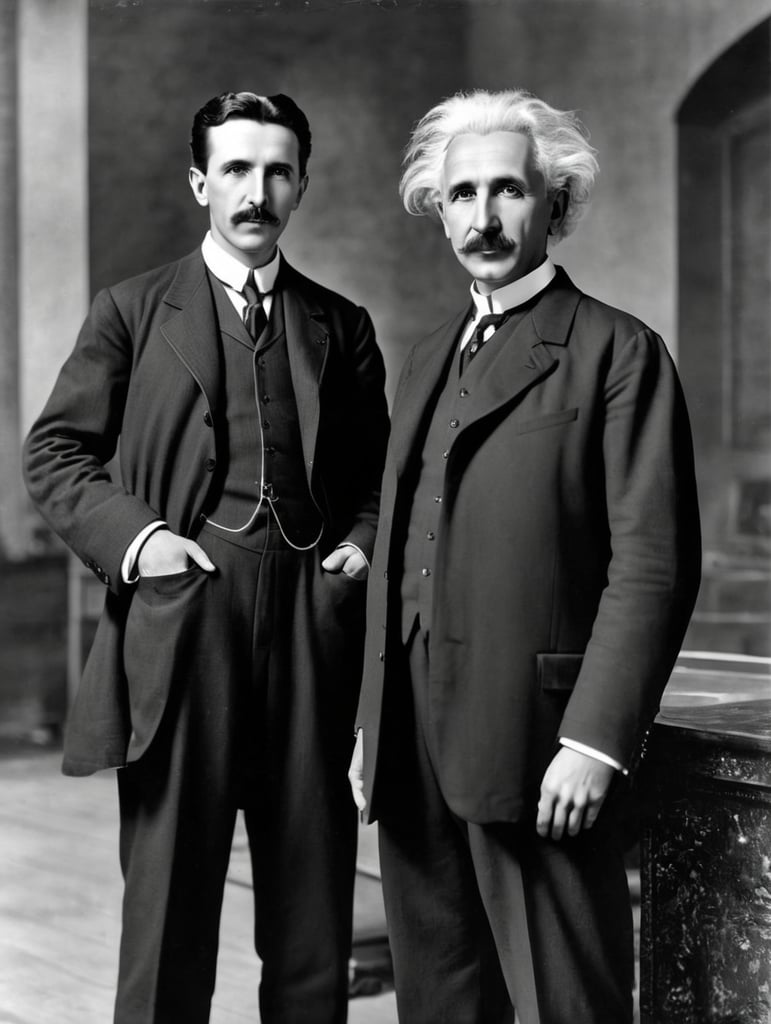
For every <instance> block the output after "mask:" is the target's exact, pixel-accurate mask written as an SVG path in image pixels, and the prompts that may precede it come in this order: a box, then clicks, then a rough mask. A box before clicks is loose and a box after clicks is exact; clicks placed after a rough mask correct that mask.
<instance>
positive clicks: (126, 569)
mask: <svg viewBox="0 0 771 1024" xmlns="http://www.w3.org/2000/svg"><path fill="white" fill-rule="evenodd" d="M164 526H166V523H164V522H163V520H162V519H156V520H155V522H154V523H149V524H148V525H147V526H146V527H145V528H144V529H143V530H140V531H139V533H138V534H137V535H136V537H135V538H134V539H133V540H132V542H131V543H130V544H129V546H128V547H127V548H126V554H125V555H124V556H123V561H122V562H121V563H120V575H121V579H122V580H123V582H124V583H136V581H137V580H138V579H139V573H138V572H136V561H137V559H138V558H139V552H140V551H141V550H142V545H143V544H144V542H145V541H146V540H147V538H148V537H149V536H150V534H151V533H155V531H156V530H160V529H161V528H162V527H164Z"/></svg>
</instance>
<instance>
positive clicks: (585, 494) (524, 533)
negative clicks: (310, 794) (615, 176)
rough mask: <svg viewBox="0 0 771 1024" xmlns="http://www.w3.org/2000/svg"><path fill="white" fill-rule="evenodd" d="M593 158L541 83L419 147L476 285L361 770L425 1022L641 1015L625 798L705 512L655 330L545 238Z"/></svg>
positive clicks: (366, 718) (451, 362)
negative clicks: (561, 260)
mask: <svg viewBox="0 0 771 1024" xmlns="http://www.w3.org/2000/svg"><path fill="white" fill-rule="evenodd" d="M596 170H597V161H596V159H595V155H594V151H593V149H592V147H591V146H590V145H589V144H588V141H587V139H586V132H585V130H584V128H583V125H582V124H581V123H580V121H579V120H578V119H577V118H576V117H575V116H574V115H573V114H572V113H571V112H569V111H560V110H555V109H554V108H553V107H550V106H549V105H548V104H546V103H544V102H543V101H542V100H539V99H537V98H536V97H534V96H532V95H531V94H529V93H526V92H524V91H520V90H507V91H504V92H499V93H487V92H483V91H478V92H474V93H472V94H469V95H464V94H459V95H457V96H453V97H451V98H449V99H448V100H446V101H444V102H443V103H440V104H439V105H438V106H436V107H434V108H433V109H432V110H431V111H429V113H427V114H426V115H425V117H424V118H422V119H421V121H420V122H419V123H418V125H417V126H416V128H415V131H414V133H413V135H412V139H411V142H410V146H409V148H408V150H407V155H406V158H405V167H404V174H403V177H402V186H401V192H402V197H403V200H404V204H405V206H406V208H407V210H409V211H410V212H413V213H430V214H432V215H434V216H436V217H437V219H439V220H440V221H441V223H442V225H443V227H444V230H445V234H446V235H447V238H448V239H449V241H450V244H451V245H452V248H453V251H454V253H455V255H456V256H457V258H458V260H459V261H460V263H461V264H462V266H463V267H464V268H465V269H466V270H467V271H468V273H469V275H470V276H471V278H472V279H473V280H472V284H471V295H470V297H468V298H467V301H466V302H465V304H464V306H463V308H462V309H461V310H460V311H459V312H458V315H457V316H455V317H454V318H453V319H452V320H451V321H450V322H449V323H447V324H445V325H444V326H443V327H442V328H440V329H439V330H438V331H436V332H435V333H434V334H433V335H431V336H430V337H428V338H427V339H425V340H424V341H422V342H421V343H420V344H419V345H417V346H416V347H415V348H414V349H413V351H412V353H411V354H410V355H409V356H408V358H407V362H406V364H405V368H404V370H403V372H402V376H401V380H400V383H399V387H398V390H397V394H396V397H395V399H394V405H393V411H392V421H393V430H392V435H391V442H390V447H389V455H388V458H387V460H386V470H385V474H384V477H383V495H382V503H381V519H380V527H379V530H378V539H377V544H376V549H375V555H374V558H373V563H372V573H371V574H370V584H369V592H368V612H367V616H368V628H367V643H366V650H365V670H364V683H363V687H362V694H361V701H360V708H359V714H358V719H357V722H358V727H359V739H358V741H357V747H356V751H355V755H354V758H353V760H352V765H351V782H352V786H353V791H354V798H355V799H356V801H357V803H358V805H359V807H360V808H361V809H362V810H366V811H367V814H368V816H369V819H370V820H375V819H377V820H378V821H379V823H380V827H379V837H380V860H381V869H382V875H383V893H384V898H385V905H386V913H387V917H388V925H389V935H390V940H391V950H392V954H393V962H394V977H395V983H396V994H397V1003H398V1007H399V1019H400V1020H401V1021H403V1022H404V1024H438V1022H440V1021H446V1022H448V1024H481V1022H484V1024H511V1021H512V1020H513V1017H514V1008H516V1012H517V1017H518V1022H519V1024H631V1021H632V986H633V981H634V970H633V945H632V937H633V929H632V915H631V906H630V901H629V892H628V888H627V882H626V875H625V870H624V859H623V842H622V839H623V833H624V829H623V828H622V821H621V820H620V818H619V814H620V810H621V807H622V797H623V794H624V789H625V786H626V784H627V779H626V776H627V775H628V773H629V772H630V771H631V769H632V768H633V766H634V765H635V764H636V762H637V760H638V759H639V756H640V749H641V746H642V743H643V740H644V736H645V734H646V730H647V729H648V727H649V725H650V723H651V721H652V719H653V717H654V715H655V713H656V710H657V707H658V702H659V698H660V696H661V692H662V690H663V689H664V687H665V685H666V683H667V679H668V677H669V672H670V670H671V668H672V665H673V663H674V661H675V658H676V657H677V654H678V651H679V647H680V643H681V641H682V637H683V634H684V632H685V628H686V625H687V623H688V618H689V615H690V612H691V609H692V607H693V602H694V599H695V596H696V590H697V587H698V580H699V559H700V548H699V520H698V508H697V502H696V492H695V485H694V473H693V454H692V447H691V436H690V430H689V426H688V417H687V413H686V409H685V404H684V401H683V396H682V393H681V390H680V386H679V383H678V380H677V375H676V372H675V369H674V366H673V364H672V361H671V359H670V357H669V355H668V353H667V351H666V348H665V347H664V344H663V342H662V340H661V338H659V337H658V335H656V334H655V333H654V332H653V331H652V330H651V329H650V328H649V327H647V326H646V325H645V324H643V323H641V322H640V321H639V320H637V319H636V318H635V317H634V316H632V315H630V314H629V313H625V312H623V311H621V310H618V309H613V308H611V307H609V306H607V305H605V304H604V303H602V302H599V301H598V300H597V299H594V298H592V297H591V296H588V295H585V294H584V293H582V292H581V291H579V289H578V288H577V287H576V286H575V285H574V284H573V283H572V281H571V280H570V279H569V278H568V276H567V274H566V273H565V272H564V271H563V270H562V269H561V268H559V267H556V266H555V265H554V264H553V263H552V261H551V259H550V257H549V256H548V255H547V246H548V244H549V242H556V241H559V240H560V239H561V238H563V237H564V236H565V235H566V234H568V233H569V232H570V230H571V229H572V228H573V227H574V225H575V223H576V221H577V219H578V217H579V215H580V213H581V210H582V208H583V207H584V204H585V203H586V202H587V200H588V198H589V195H590V192H591V187H592V184H593V181H594V176H595V173H596Z"/></svg>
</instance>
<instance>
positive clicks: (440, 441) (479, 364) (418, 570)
mask: <svg viewBox="0 0 771 1024" xmlns="http://www.w3.org/2000/svg"><path fill="white" fill-rule="evenodd" d="M527 305H531V304H527ZM525 313H526V308H525V307H518V308H517V310H516V311H515V312H514V313H513V314H512V315H511V316H510V317H509V319H508V321H507V322H506V325H505V327H504V328H503V329H501V334H502V335H506V336H508V337H510V336H511V333H512V329H513V327H514V326H515V325H516V324H517V322H518V321H519V320H521V319H522V318H523V317H524V315H525ZM463 330H464V329H462V330H461V334H460V335H459V338H460V337H462V334H463ZM495 333H496V334H497V333H498V332H495ZM494 339H495V334H494V335H493V336H492V338H490V339H489V340H488V341H486V342H485V344H484V345H483V346H482V348H481V349H480V351H479V352H478V353H477V355H476V356H474V358H473V360H472V361H471V362H469V363H468V365H467V366H466V369H465V370H464V371H463V373H461V372H460V366H461V357H460V351H459V348H458V346H457V345H456V346H455V348H454V350H453V357H452V358H451V359H450V360H448V365H447V370H446V373H445V378H444V381H443V383H442V384H441V385H440V387H439V388H438V389H437V392H436V393H435V395H434V401H435V404H434V410H433V413H432V415H431V419H430V421H429V423H428V427H427V429H426V433H425V437H424V441H423V447H422V453H421V456H420V459H421V461H420V463H419V465H418V467H417V483H416V485H415V490H414V491H413V498H412V507H411V510H410V518H409V525H408V528H407V540H406V543H405V546H404V560H403V563H402V577H401V605H402V640H403V641H404V643H406V642H407V641H408V639H409V637H410V633H411V632H412V629H413V626H414V624H415V618H416V616H417V617H418V618H419V620H420V625H421V629H422V630H423V631H424V632H425V633H427V632H428V631H429V627H430V624H431V613H432V608H433V596H434V587H433V582H434V579H433V578H434V572H435V557H436V545H437V538H438V535H439V523H440V517H441V511H442V501H443V499H444V479H445V469H446V466H447V458H448V455H449V451H450V448H451V447H452V444H453V442H454V440H455V438H456V437H457V435H458V431H459V430H460V428H461V427H462V426H463V418H464V415H465V405H466V404H467V402H468V398H469V396H470V394H471V391H472V389H474V388H475V387H478V386H479V385H480V383H481V382H482V381H483V380H484V377H485V374H486V373H487V368H488V365H489V364H490V363H491V362H492V359H491V358H490V357H491V356H492V354H493V352H494V349H495V344H496V340H494ZM497 340H499V341H501V342H502V338H499V339H497ZM479 500H480V501H484V500H485V495H483V494H481V495H480V496H479Z"/></svg>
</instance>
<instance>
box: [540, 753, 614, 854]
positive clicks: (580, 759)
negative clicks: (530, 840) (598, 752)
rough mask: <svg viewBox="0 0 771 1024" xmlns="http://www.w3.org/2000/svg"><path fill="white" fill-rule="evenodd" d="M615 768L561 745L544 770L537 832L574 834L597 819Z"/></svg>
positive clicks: (561, 834)
mask: <svg viewBox="0 0 771 1024" xmlns="http://www.w3.org/2000/svg"><path fill="white" fill-rule="evenodd" d="M615 772H616V769H615V768H613V767H612V766H611V765H609V764H605V763H604V762H603V761H599V760H597V758H596V757H591V756H590V755H589V754H583V753H581V752H580V751H578V750H571V749H570V748H569V747H562V748H561V749H560V750H559V752H558V753H557V754H556V755H555V757H554V759H553V761H552V762H551V764H550V765H549V767H548V768H547V769H546V774H545V775H544V777H543V782H542V783H541V799H540V800H539V802H538V819H537V821H536V830H537V831H538V835H539V836H542V837H543V838H544V839H547V838H549V837H550V836H551V838H552V839H557V840H559V839H562V837H563V835H564V834H565V832H566V831H567V834H568V835H570V836H577V835H578V833H579V832H580V831H581V829H584V828H591V827H592V825H593V824H594V823H595V821H596V820H597V815H598V814H599V813H600V808H601V807H602V804H603V801H604V800H605V797H606V796H607V794H608V789H609V788H610V783H611V781H612V779H613V776H614V775H615Z"/></svg>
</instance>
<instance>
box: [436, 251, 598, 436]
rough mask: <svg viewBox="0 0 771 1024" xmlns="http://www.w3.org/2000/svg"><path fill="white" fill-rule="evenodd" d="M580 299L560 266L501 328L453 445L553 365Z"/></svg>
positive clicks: (473, 389) (469, 399) (545, 374)
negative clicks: (527, 304)
mask: <svg viewBox="0 0 771 1024" xmlns="http://www.w3.org/2000/svg"><path fill="white" fill-rule="evenodd" d="M580 299H581V293H580V292H579V291H578V289H577V288H576V287H575V286H574V285H573V283H572V282H571V281H570V279H569V277H568V276H567V274H566V273H565V271H564V270H562V268H561V267H558V268H557V274H556V276H555V277H554V278H553V280H552V281H551V283H550V284H549V285H548V287H547V288H546V289H545V290H544V292H543V293H542V295H541V297H540V298H539V299H538V300H537V302H536V304H535V306H534V307H533V308H532V310H530V311H529V312H528V313H527V315H526V316H524V317H523V319H522V320H520V321H518V322H517V323H515V324H514V325H513V326H512V327H511V328H510V330H509V331H506V328H505V326H504V328H503V330H502V331H501V332H500V337H497V338H496V339H495V342H493V344H494V345H495V349H494V352H493V353H492V358H491V359H490V360H489V361H488V363H487V365H486V366H485V368H484V372H483V374H482V375H481V376H480V377H478V378H477V380H475V381H474V382H473V385H471V386H470V388H469V390H470V395H469V398H468V405H467V406H466V413H465V415H464V417H463V424H462V427H461V429H460V430H459V432H458V437H457V438H456V443H457V440H458V439H459V438H460V437H461V436H462V435H463V433H464V432H465V431H466V430H468V429H469V427H471V426H473V425H474V424H475V423H478V422H479V420H480V419H483V418H484V417H486V416H489V415H490V414H491V413H493V412H495V411H496V410H498V409H500V408H501V406H503V405H506V404H510V403H513V402H515V401H516V400H517V399H518V398H520V397H521V396H522V395H523V394H524V393H525V392H526V391H529V390H530V389H531V388H532V387H534V386H535V385H536V384H538V383H540V382H541V381H542V380H543V379H544V378H545V377H547V376H548V375H549V374H550V373H551V372H552V371H553V370H555V369H556V367H557V365H558V364H559V352H553V351H552V350H551V346H558V347H563V348H564V346H565V345H567V343H568V340H569V337H570V329H571V325H572V323H573V318H574V316H575V312H576V308H577V306H578V303H579V302H580ZM488 344H490V342H488ZM473 366H474V364H472V368H473ZM472 379H473V378H472Z"/></svg>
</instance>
